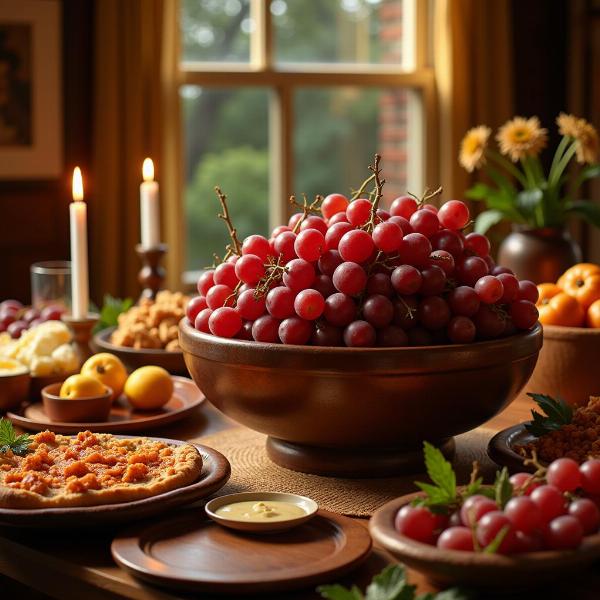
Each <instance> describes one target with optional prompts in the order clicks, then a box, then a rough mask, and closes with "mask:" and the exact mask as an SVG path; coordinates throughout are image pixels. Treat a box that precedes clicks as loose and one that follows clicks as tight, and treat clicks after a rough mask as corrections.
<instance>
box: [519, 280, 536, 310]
mask: <svg viewBox="0 0 600 600" xmlns="http://www.w3.org/2000/svg"><path fill="white" fill-rule="evenodd" d="M539 297H540V293H539V292H538V289H537V285H535V283H533V281H529V280H528V279H523V280H522V281H519V294H518V295H517V298H518V299H519V300H527V301H528V302H533V304H535V303H536V302H537V301H538V298H539Z"/></svg>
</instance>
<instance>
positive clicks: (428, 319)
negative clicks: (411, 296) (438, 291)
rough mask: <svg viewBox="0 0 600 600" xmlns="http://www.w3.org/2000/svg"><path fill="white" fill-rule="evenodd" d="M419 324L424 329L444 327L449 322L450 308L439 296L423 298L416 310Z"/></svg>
mask: <svg viewBox="0 0 600 600" xmlns="http://www.w3.org/2000/svg"><path fill="white" fill-rule="evenodd" d="M417 315H418V318H419V322H420V323H421V325H423V327H425V329H429V330H432V331H433V330H436V329H441V328H442V327H445V326H446V325H447V324H448V322H449V321H450V307H449V306H448V303H447V302H446V301H445V300H444V299H443V298H442V297H440V296H429V297H428V298H423V300H421V302H420V304H419V310H418V313H417Z"/></svg>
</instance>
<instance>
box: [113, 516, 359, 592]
mask: <svg viewBox="0 0 600 600" xmlns="http://www.w3.org/2000/svg"><path fill="white" fill-rule="evenodd" d="M111 550H112V555H113V558H114V559H115V560H116V561H117V563H118V564H119V565H120V566H121V567H123V568H125V569H126V570H127V571H129V572H130V573H131V574H132V575H135V576H136V577H140V578H141V579H144V580H146V581H149V582H151V583H155V584H157V585H160V586H164V587H168V588H175V589H179V590H186V591H194V592H213V593H226V594H258V593H264V592H274V591H279V592H282V591H286V590H292V589H299V588H304V587H313V586H315V585H318V584H321V583H325V582H327V581H331V580H333V579H335V578H337V577H340V576H342V575H344V574H345V573H347V572H349V571H351V570H352V569H354V568H355V567H356V566H358V565H359V564H360V563H361V562H363V561H364V560H365V559H366V558H367V556H368V555H369V552H370V551H371V538H370V536H369V533H368V531H367V530H366V529H365V528H364V527H362V526H361V525H360V524H358V523H355V522H353V521H352V519H349V518H347V517H342V516H340V515H336V514H334V513H330V512H326V511H324V510H320V511H319V512H318V513H317V515H316V516H315V517H314V518H313V519H311V520H310V521H309V522H307V523H305V524H304V525H301V526H299V527H296V528H295V529H292V530H289V531H287V532H281V533H276V534H270V535H252V534H243V533H239V532H235V531H232V530H230V529H226V528H224V527H221V526H220V525H217V524H216V523H213V522H212V521H210V520H209V519H208V518H207V517H206V516H205V515H204V514H203V513H202V512H201V511H199V510H197V511H185V512H184V513H180V514H177V515H173V516H171V517H168V518H166V519H162V520H161V521H160V522H155V523H152V524H148V523H140V524H139V525H136V526H134V527H132V528H131V529H129V530H127V531H125V532H124V533H122V534H121V535H119V536H118V537H117V538H116V539H115V540H114V541H113V543H112V548H111Z"/></svg>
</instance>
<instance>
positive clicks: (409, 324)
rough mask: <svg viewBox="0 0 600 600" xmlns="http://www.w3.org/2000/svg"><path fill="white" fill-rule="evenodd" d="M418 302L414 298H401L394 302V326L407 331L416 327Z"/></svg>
mask: <svg viewBox="0 0 600 600" xmlns="http://www.w3.org/2000/svg"><path fill="white" fill-rule="evenodd" d="M418 306H419V302H418V300H417V299H416V298H415V297H414V296H401V297H400V298H398V300H396V301H395V302H394V325H398V327H402V329H404V330H405V331H406V330H409V329H412V328H413V327H415V326H416V325H417V308H418Z"/></svg>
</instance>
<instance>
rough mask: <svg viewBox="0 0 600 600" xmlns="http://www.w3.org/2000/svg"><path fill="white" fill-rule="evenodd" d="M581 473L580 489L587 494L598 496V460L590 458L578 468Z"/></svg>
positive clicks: (599, 466) (599, 470)
mask: <svg viewBox="0 0 600 600" xmlns="http://www.w3.org/2000/svg"><path fill="white" fill-rule="evenodd" d="M579 470H580V472H581V487H582V488H583V489H584V490H585V491H586V492H587V493H588V494H600V460H599V459H597V458H591V459H589V460H586V461H585V462H584V463H583V464H582V465H581V467H580V468H579Z"/></svg>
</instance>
